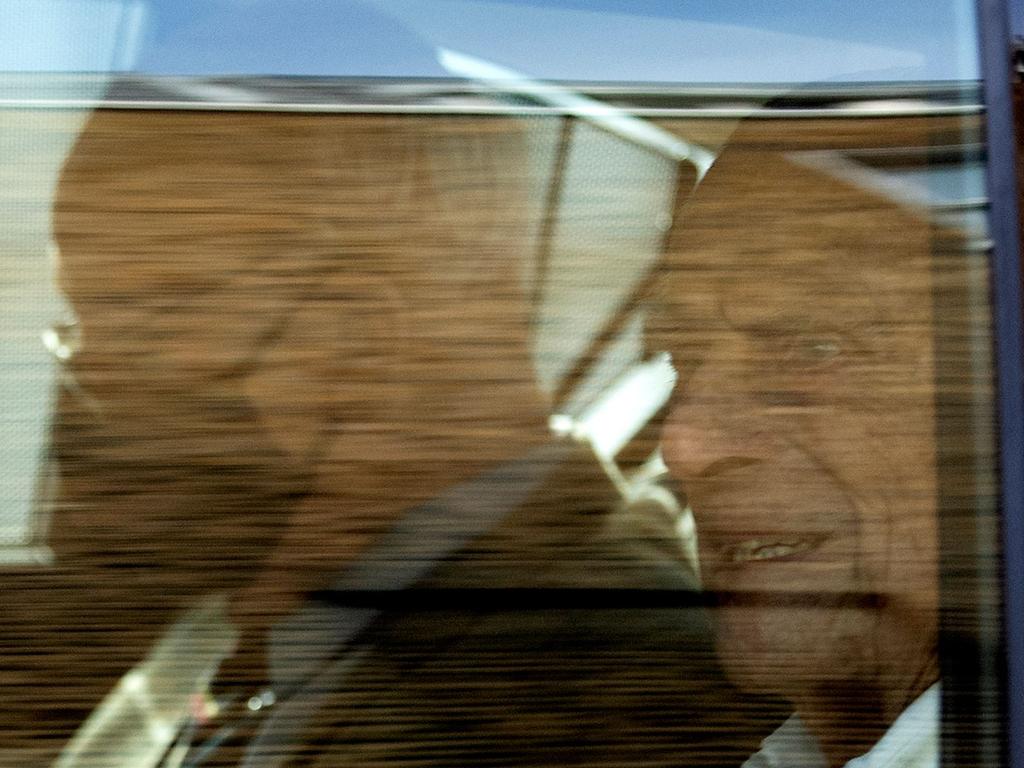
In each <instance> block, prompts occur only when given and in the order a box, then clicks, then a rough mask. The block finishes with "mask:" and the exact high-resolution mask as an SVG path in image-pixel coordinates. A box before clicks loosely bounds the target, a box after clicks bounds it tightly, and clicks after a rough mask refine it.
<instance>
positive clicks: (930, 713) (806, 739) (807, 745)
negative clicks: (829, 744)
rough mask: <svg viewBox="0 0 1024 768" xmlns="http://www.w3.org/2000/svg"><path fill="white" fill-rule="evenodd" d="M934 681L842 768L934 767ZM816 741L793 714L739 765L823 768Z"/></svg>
mask: <svg viewBox="0 0 1024 768" xmlns="http://www.w3.org/2000/svg"><path fill="white" fill-rule="evenodd" d="M939 696H940V686H939V684H938V683H936V684H935V685H933V686H932V687H931V688H929V689H928V690H927V691H925V692H924V693H922V694H921V695H920V696H918V697H917V699H916V700H915V701H914V703H913V704H911V705H910V706H909V707H907V708H906V709H905V710H904V711H903V713H902V714H901V715H900V716H899V717H898V718H896V722H894V723H893V724H892V726H891V727H890V728H889V730H888V731H886V733H885V735H884V736H883V737H882V738H881V739H880V740H879V742H878V743H877V744H875V746H874V747H872V748H871V750H870V751H868V752H867V753H865V754H863V755H861V756H860V757H856V758H854V759H853V760H851V761H850V762H848V763H847V764H846V768H938V765H939ZM827 765H828V764H827V762H826V761H825V756H824V754H822V751H821V748H820V747H819V746H818V743H817V741H816V740H815V739H814V737H813V736H812V735H811V734H810V733H809V732H808V730H807V729H806V728H805V727H804V724H803V723H802V722H800V718H799V717H797V716H796V715H793V716H792V717H790V718H789V719H788V720H787V721H786V722H784V723H783V724H782V725H781V726H780V727H779V728H778V729H777V730H776V731H775V732H774V733H773V734H771V735H770V736H768V738H766V739H765V740H764V741H763V742H761V749H760V751H758V752H757V753H755V754H754V755H752V756H751V757H750V759H748V760H747V761H746V762H745V763H744V764H743V768H827Z"/></svg>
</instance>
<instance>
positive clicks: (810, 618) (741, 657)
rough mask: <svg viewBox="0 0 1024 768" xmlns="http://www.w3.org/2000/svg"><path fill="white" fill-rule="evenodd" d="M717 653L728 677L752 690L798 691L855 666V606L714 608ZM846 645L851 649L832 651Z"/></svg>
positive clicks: (858, 639) (860, 640)
mask: <svg viewBox="0 0 1024 768" xmlns="http://www.w3.org/2000/svg"><path fill="white" fill-rule="evenodd" d="M714 613H715V616H714V618H715V634H716V647H717V651H718V657H719V660H720V662H721V665H722V668H723V669H724V671H725V673H726V676H727V677H728V678H729V680H730V681H731V682H732V683H733V684H734V685H735V686H736V687H738V688H739V689H741V690H743V691H745V692H747V693H752V694H769V695H778V696H783V697H785V698H790V699H792V698H794V697H799V695H800V692H801V691H806V690H808V689H811V688H817V687H819V686H821V685H823V684H828V681H830V680H840V679H844V678H845V677H847V676H848V675H849V674H850V672H851V665H854V666H856V663H857V662H856V659H855V658H854V657H855V656H859V655H860V654H859V653H858V652H857V650H856V648H854V646H857V645H858V644H859V643H863V642H864V641H865V640H866V639H867V638H865V637H863V636H860V635H858V633H857V632H856V629H858V628H859V625H860V624H861V622H860V621H859V619H862V618H863V616H862V615H860V616H858V614H860V612H859V611H855V610H854V611H851V610H848V609H847V610H842V609H839V610H837V609H828V608H817V609H809V608H792V607H779V606H767V607H758V608H753V607H724V608H718V609H716V610H715V612H714ZM844 647H845V648H847V649H848V651H851V653H841V652H837V648H844Z"/></svg>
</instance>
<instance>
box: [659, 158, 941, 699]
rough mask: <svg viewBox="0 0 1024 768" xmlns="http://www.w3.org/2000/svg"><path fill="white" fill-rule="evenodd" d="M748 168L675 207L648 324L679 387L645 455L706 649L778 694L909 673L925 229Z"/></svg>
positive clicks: (918, 532)
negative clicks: (661, 471) (691, 556)
mask: <svg viewBox="0 0 1024 768" xmlns="http://www.w3.org/2000/svg"><path fill="white" fill-rule="evenodd" d="M773 162H778V163H779V167H778V168H775V169H774V171H773V170H772V169H771V168H770V167H766V166H771V164H772V163H773ZM757 166H758V167H759V168H760V170H761V171H762V174H758V176H757V178H756V179H754V180H751V178H750V176H749V174H747V173H744V166H743V158H742V157H741V159H740V160H739V161H738V162H732V163H729V162H728V161H723V167H722V168H721V169H716V170H714V171H712V175H711V176H709V178H708V181H707V185H708V189H706V190H702V191H699V192H698V195H697V199H696V200H695V201H694V203H693V204H692V206H691V208H690V209H689V211H686V212H684V215H685V221H684V222H683V224H682V225H681V228H680V234H679V236H678V237H676V238H674V242H673V244H672V250H671V255H672V262H670V267H672V268H673V269H674V270H675V271H674V273H673V274H672V275H671V276H670V277H669V279H668V280H667V281H666V286H665V288H664V293H663V301H662V309H663V313H662V315H661V320H660V321H659V322H661V323H663V330H664V333H665V336H664V340H665V344H666V346H667V347H669V349H670V350H671V352H672V354H673V357H674V360H675V364H676V367H677V369H678V371H679V382H680V384H679V388H678V392H677V394H676V397H675V399H674V401H673V405H672V407H671V410H670V414H669V417H668V421H667V424H666V426H665V429H664V434H663V441H662V450H663V453H664V457H665V460H666V462H667V464H668V466H669V468H670V470H671V472H672V473H673V475H674V477H675V478H676V479H677V480H678V481H679V483H680V484H681V485H682V486H683V488H684V490H685V491H686V493H687V495H688V498H689V501H690V505H691V507H692V509H693V511H694V514H695V517H696V519H697V527H698V538H699V547H700V553H701V569H702V578H703V581H704V585H705V588H706V589H708V590H709V591H712V592H715V593H719V594H720V595H721V597H722V606H721V607H720V609H719V610H718V611H717V612H716V617H717V629H718V639H719V650H720V653H721V655H722V658H723V661H724V663H725V664H726V667H727V669H728V670H729V671H730V673H731V674H732V675H733V676H734V678H735V679H736V680H737V681H738V682H740V683H741V684H742V685H744V686H746V687H749V688H753V689H755V690H759V691H771V692H777V693H780V694H783V695H787V696H790V697H791V698H797V697H799V696H801V695H804V694H806V692H807V691H808V690H809V689H815V688H820V687H821V686H841V687H844V688H847V689H849V688H850V686H853V687H861V686H863V687H865V688H873V689H878V690H880V691H883V692H884V691H885V690H887V689H893V688H897V689H898V688H901V687H904V686H909V685H910V684H909V683H908V682H906V681H905V680H901V679H898V678H900V677H901V676H904V675H906V676H913V675H921V674H928V673H927V672H922V669H925V668H927V665H928V663H929V660H931V661H934V648H935V641H936V632H937V630H936V614H937V602H938V601H937V574H936V571H937V565H936V560H937V555H936V552H937V544H936V525H937V524H936V516H935V458H934V440H933V433H934V429H935V423H934V405H933V399H934V398H933V377H934V364H933V342H932V303H931V283H932V281H931V275H930V267H929V256H928V252H929V247H930V244H929V234H928V231H927V227H926V226H925V225H924V224H923V223H917V222H915V221H914V219H913V218H912V217H910V216H909V215H907V214H905V213H902V212H899V211H896V210H894V209H892V208H891V207H890V206H888V205H887V204H885V203H883V202H882V201H878V200H874V199H871V198H869V197H868V196H866V195H863V194H862V193H860V192H857V191H856V190H852V189H849V188H846V187H844V186H842V185H840V184H837V183H836V182H835V181H834V180H830V179H827V178H825V177H821V178H820V179H816V178H815V176H814V175H813V174H810V173H809V172H807V171H800V170H799V169H797V168H795V167H794V168H786V167H785V165H784V164H783V163H782V162H781V161H773V160H772V159H771V158H761V159H759V161H758V162H757ZM787 180H788V182H789V183H791V184H793V185H795V186H783V185H786V184H787ZM688 226H689V230H688V229H687V227H688ZM688 231H689V233H690V235H689V236H688V234H687V232H688Z"/></svg>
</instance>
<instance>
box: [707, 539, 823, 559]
mask: <svg viewBox="0 0 1024 768" xmlns="http://www.w3.org/2000/svg"><path fill="white" fill-rule="evenodd" d="M827 538H828V537H827V536H825V535H824V534H810V535H806V536H786V537H778V538H760V537H759V538H751V539H745V540H744V541H740V542H738V543H736V544H732V545H730V546H727V547H725V549H724V551H723V552H722V554H721V559H722V560H723V561H724V562H727V563H750V562H757V561H770V560H790V559H795V558H798V557H800V556H801V555H804V554H806V553H808V552H812V551H813V550H815V549H817V548H818V547H820V546H821V545H822V543H824V541H825V539H827Z"/></svg>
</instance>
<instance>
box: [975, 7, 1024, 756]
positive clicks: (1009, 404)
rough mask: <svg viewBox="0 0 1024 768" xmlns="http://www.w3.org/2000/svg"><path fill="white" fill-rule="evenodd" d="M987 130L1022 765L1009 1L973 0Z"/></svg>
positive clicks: (1023, 604)
mask: <svg viewBox="0 0 1024 768" xmlns="http://www.w3.org/2000/svg"><path fill="white" fill-rule="evenodd" d="M977 2H978V5H977V7H978V30H979V35H980V45H981V71H982V76H983V78H984V94H985V109H986V114H987V120H986V123H987V125H986V127H987V130H988V183H989V198H990V199H991V201H992V203H991V207H990V210H989V227H990V232H991V236H992V240H993V242H994V250H993V256H992V279H993V299H994V302H995V307H994V313H995V315H994V321H995V331H996V366H997V377H998V388H999V403H998V414H999V440H1000V475H1001V480H1002V482H1001V488H1000V493H1001V495H1002V499H1001V500H1002V510H1003V555H1004V584H1005V586H1004V599H1005V608H1004V621H1005V631H1006V654H1007V660H1006V663H1007V669H1006V672H1007V678H1006V689H1005V690H1006V706H1007V713H1006V714H1007V719H1006V727H1007V739H1008V745H1007V747H1008V753H1007V757H1008V763H1007V764H1008V765H1009V766H1010V768H1024V695H1022V692H1024V438H1022V434H1024V406H1022V402H1021V401H1022V396H1024V385H1022V381H1024V377H1022V372H1021V365H1022V363H1021V356H1022V344H1021V319H1022V315H1021V271H1020V239H1019V230H1018V218H1017V217H1018V210H1017V184H1016V177H1015V169H1016V151H1015V135H1014V124H1013V109H1012V99H1011V81H1010V78H1011V63H1010V55H1011V54H1010V28H1009V10H1010V8H1009V5H1010V3H1018V4H1019V3H1020V0H977Z"/></svg>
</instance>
